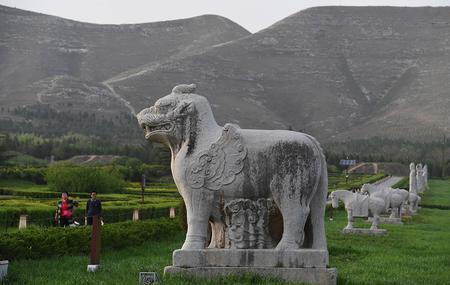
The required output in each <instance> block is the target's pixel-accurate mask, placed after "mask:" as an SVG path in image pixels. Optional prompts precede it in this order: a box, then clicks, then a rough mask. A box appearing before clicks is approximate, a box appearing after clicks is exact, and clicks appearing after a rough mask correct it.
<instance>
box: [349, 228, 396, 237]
mask: <svg viewBox="0 0 450 285" xmlns="http://www.w3.org/2000/svg"><path fill="white" fill-rule="evenodd" d="M342 233H343V234H359V235H371V236H384V235H387V230H384V229H377V230H371V229H361V228H353V229H343V230H342Z"/></svg>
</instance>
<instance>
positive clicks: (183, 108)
mask: <svg viewBox="0 0 450 285" xmlns="http://www.w3.org/2000/svg"><path fill="white" fill-rule="evenodd" d="M192 112H194V105H193V104H192V102H186V101H181V102H180V104H179V105H178V106H177V108H176V109H175V114H177V115H188V114H191V113H192Z"/></svg>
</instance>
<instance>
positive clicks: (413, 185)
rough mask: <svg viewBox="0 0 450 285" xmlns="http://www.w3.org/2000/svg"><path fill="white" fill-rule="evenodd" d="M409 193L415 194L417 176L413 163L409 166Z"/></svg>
mask: <svg viewBox="0 0 450 285" xmlns="http://www.w3.org/2000/svg"><path fill="white" fill-rule="evenodd" d="M409 193H414V194H417V176H416V167H415V165H414V162H411V163H410V164H409Z"/></svg>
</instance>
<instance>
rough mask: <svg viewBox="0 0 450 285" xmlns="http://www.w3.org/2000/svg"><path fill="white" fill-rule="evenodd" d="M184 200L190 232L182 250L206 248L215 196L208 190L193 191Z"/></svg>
mask: <svg viewBox="0 0 450 285" xmlns="http://www.w3.org/2000/svg"><path fill="white" fill-rule="evenodd" d="M183 198H184V202H185V204H186V218H187V224H188V230H187V234H186V240H185V241H184V244H183V247H182V249H202V248H205V246H206V242H207V238H208V223H209V217H210V215H211V205H212V203H213V199H214V194H213V193H212V192H211V191H208V190H200V189H193V190H191V191H190V192H189V193H186V195H183Z"/></svg>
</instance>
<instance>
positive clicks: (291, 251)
mask: <svg viewBox="0 0 450 285" xmlns="http://www.w3.org/2000/svg"><path fill="white" fill-rule="evenodd" d="M194 92H195V85H193V84H191V85H179V86H176V87H174V88H173V90H172V94H170V95H167V96H165V97H163V98H161V99H159V100H158V101H156V103H155V105H154V106H152V107H150V108H148V109H144V110H142V111H141V112H140V113H139V114H138V116H137V118H138V121H139V124H140V125H141V127H142V128H143V129H144V130H145V138H146V139H147V140H150V141H155V142H160V143H163V144H166V145H167V146H169V148H170V150H171V153H172V163H171V169H172V174H173V178H174V181H175V183H176V185H177V188H178V190H179V192H180V194H181V196H182V197H183V200H184V202H185V205H186V216H187V223H188V231H187V234H186V240H185V242H184V244H183V247H182V250H178V251H175V252H174V254H173V265H174V266H170V267H167V268H166V270H165V272H167V273H174V272H184V273H193V274H195V275H197V276H199V275H200V276H205V277H212V276H215V275H218V274H241V273H245V272H256V273H261V274H263V273H264V274H269V273H271V274H272V275H274V276H275V277H280V278H283V279H286V280H291V281H303V282H310V283H314V284H335V283H336V270H335V269H334V270H333V269H331V270H330V269H326V266H327V264H328V251H327V245H326V237H325V226H324V214H325V203H326V195H327V187H328V185H327V180H328V175H327V166H326V161H325V157H324V155H323V152H322V149H321V147H320V145H319V143H318V142H317V141H316V140H315V139H314V138H313V137H311V136H309V135H307V134H303V133H298V132H292V131H284V130H274V131H268V130H244V129H240V128H239V126H237V125H232V124H227V125H225V126H224V127H221V126H219V125H217V123H216V121H215V119H214V116H213V114H212V111H211V107H210V105H209V103H208V101H207V100H206V98H205V97H202V96H199V95H196V94H194ZM275 207H276V208H278V210H279V211H280V212H281V214H282V217H283V235H282V237H281V240H280V241H279V242H278V244H277V245H276V248H275V249H273V247H274V243H273V242H272V239H271V236H270V234H269V220H270V219H269V216H270V215H269V214H270V212H271V210H272V209H273V208H275ZM308 221H309V222H308ZM208 223H211V243H210V245H209V248H210V249H204V248H205V246H206V241H207V240H208ZM307 223H308V224H307ZM306 229H308V231H306ZM263 248H270V250H264V249H263ZM330 282H331V283H330Z"/></svg>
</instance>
